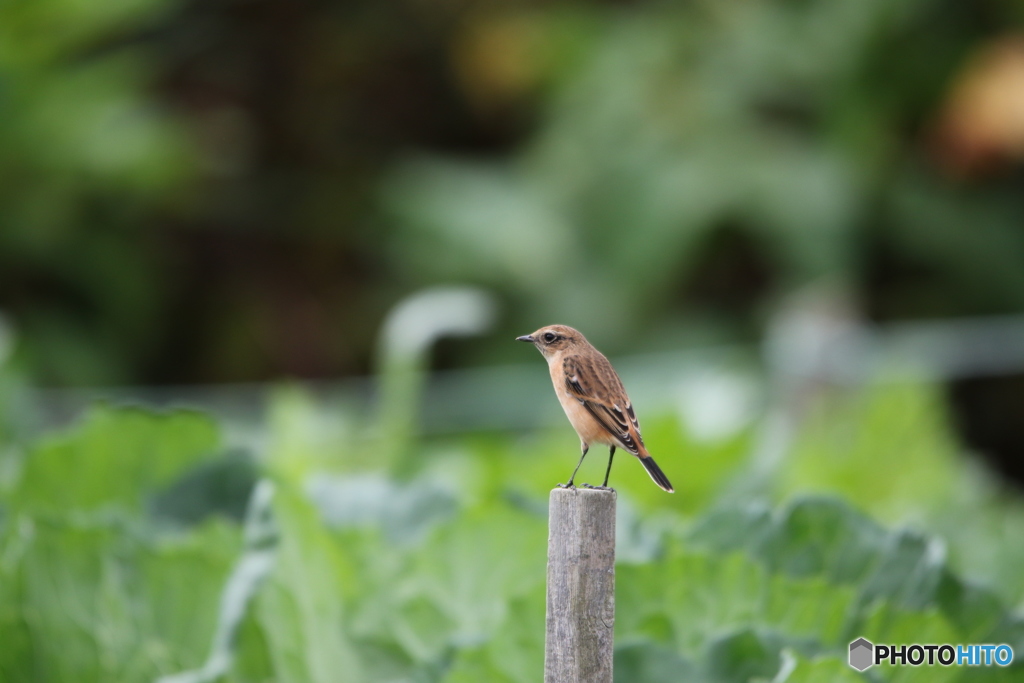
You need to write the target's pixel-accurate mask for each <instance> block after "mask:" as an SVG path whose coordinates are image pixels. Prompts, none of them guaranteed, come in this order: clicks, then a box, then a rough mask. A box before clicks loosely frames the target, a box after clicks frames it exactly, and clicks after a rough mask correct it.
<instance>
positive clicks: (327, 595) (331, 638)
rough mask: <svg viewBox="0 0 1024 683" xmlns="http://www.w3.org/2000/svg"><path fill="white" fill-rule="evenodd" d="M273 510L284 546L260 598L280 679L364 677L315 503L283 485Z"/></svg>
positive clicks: (313, 681) (306, 682)
mask: <svg viewBox="0 0 1024 683" xmlns="http://www.w3.org/2000/svg"><path fill="white" fill-rule="evenodd" d="M274 509H275V511H276V515H277V521H278V526H279V529H280V538H281V541H280V545H279V547H278V554H277V562H276V565H275V567H274V571H273V573H272V574H271V575H270V577H269V578H268V579H267V582H266V583H265V584H264V586H263V588H262V590H261V591H260V594H259V597H258V598H257V601H256V614H257V618H258V621H259V626H260V629H261V631H262V633H263V634H264V637H265V638H266V642H267V650H268V652H269V658H270V660H271V661H272V662H273V667H274V672H275V676H276V679H277V680H279V681H282V682H283V683H328V682H331V681H336V680H338V677H339V676H341V675H344V676H345V678H346V680H349V681H353V682H354V683H357V682H358V681H361V680H364V679H363V673H362V669H361V665H360V662H359V658H358V656H357V653H356V651H355V650H354V648H353V647H352V643H351V642H350V640H349V637H348V635H347V633H346V632H345V628H344V607H343V605H342V600H341V591H340V588H339V585H338V584H339V577H340V570H339V569H340V568H339V559H338V557H337V553H338V550H337V549H336V548H335V546H334V544H333V542H332V539H331V536H330V534H329V532H328V531H327V529H326V528H325V527H324V526H323V524H322V523H321V521H320V519H319V518H318V517H317V514H316V510H315V508H313V507H312V505H310V504H309V503H308V502H307V501H305V500H303V499H302V498H301V497H300V496H299V495H297V494H296V493H294V492H292V491H289V490H287V489H285V488H284V487H281V488H280V489H279V490H278V491H277V494H276V496H275V504H274Z"/></svg>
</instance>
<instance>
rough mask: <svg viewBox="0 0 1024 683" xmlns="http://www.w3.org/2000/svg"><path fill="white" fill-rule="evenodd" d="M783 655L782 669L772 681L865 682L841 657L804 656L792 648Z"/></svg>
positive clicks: (793, 682)
mask: <svg viewBox="0 0 1024 683" xmlns="http://www.w3.org/2000/svg"><path fill="white" fill-rule="evenodd" d="M782 656H783V665H782V671H780V672H779V675H778V676H776V677H775V678H773V679H772V683H821V682H822V681H828V683H864V678H863V677H862V676H861V675H860V674H858V673H857V672H856V671H854V670H853V669H852V668H851V667H850V665H849V664H848V663H847V662H846V660H845V659H841V658H839V657H817V658H804V657H802V656H801V655H800V654H799V653H797V652H794V651H792V650H784V651H783V653H782Z"/></svg>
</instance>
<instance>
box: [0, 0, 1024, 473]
mask: <svg viewBox="0 0 1024 683" xmlns="http://www.w3.org/2000/svg"><path fill="white" fill-rule="evenodd" d="M1022 24H1024V5H1021V4H1020V3H1019V2H1015V1H1012V0H983V1H979V2H972V3H963V2H953V1H950V0H858V1H856V2H853V1H842V0H775V1H767V0H765V1H758V2H726V3H722V2H710V1H708V2H700V1H691V2H681V3H670V2H650V1H634V2H584V1H574V2H571V1H549V2H539V1H538V2H527V3H509V2H500V1H498V0H480V1H476V2H471V1H460V0H454V1H451V2H443V3H436V2H425V1H423V0H402V1H397V2H388V3H379V2H368V1H364V0H349V1H347V2H315V1H301V0H206V1H203V2H198V1H191V2H189V1H182V0H130V1H127V2H99V3H66V2H63V1H62V0H34V2H32V3H14V4H7V5H5V6H4V7H3V8H0V27H2V28H0V46H2V47H0V112H2V116H0V312H2V313H3V315H4V319H5V320H6V321H7V326H8V328H9V329H10V330H11V331H12V332H13V335H12V338H13V339H14V340H15V341H14V347H13V352H12V353H13V355H12V356H11V360H10V363H11V367H13V368H14V369H15V370H16V371H17V372H19V373H21V374H22V375H23V376H24V377H26V378H28V380H29V381H30V382H31V383H33V384H36V385H41V386H49V387H69V386H92V385H117V384H143V385H181V384H200V383H222V382H245V381H262V380H273V379H280V378H283V377H297V378H324V377H339V376H347V375H361V374H366V373H367V372H369V371H370V370H371V368H372V366H373V363H374V344H375V340H376V339H377V334H378V329H379V327H380V324H381V321H382V320H383V319H384V316H385V314H386V313H387V311H388V310H389V308H390V307H391V306H393V305H394V304H395V303H396V302H397V301H399V300H401V299H402V298H403V297H405V296H407V295H408V294H410V293H412V292H415V291H417V290H418V289H420V288H422V287H425V286H429V285H434V284H451V283H458V284H466V283H468V284H476V285H480V286H482V287H484V288H486V289H488V290H490V291H493V292H495V293H496V294H497V295H498V297H499V300H500V302H501V310H502V317H501V320H500V322H499V324H498V329H497V331H496V332H495V334H494V335H493V337H489V338H486V339H483V340H480V339H475V340H472V341H454V342H446V343H444V344H442V345H441V346H440V348H439V350H438V353H437V357H436V364H437V366H438V367H442V368H445V367H463V366H474V365H484V364H491V363H496V362H502V361H507V360H510V359H512V358H516V359H521V356H519V355H518V352H520V351H521V349H520V348H518V347H516V346H515V345H511V344H508V343H506V342H507V341H508V339H509V338H510V335H512V334H521V333H523V332H524V331H529V330H532V329H535V328H536V327H538V326H540V325H541V324H548V323H551V322H554V321H559V322H565V323H569V324H573V325H575V326H577V327H580V328H582V329H585V330H587V333H588V334H589V335H590V336H591V338H592V339H594V340H595V341H597V342H598V343H599V346H601V347H602V349H604V350H605V351H607V352H608V353H609V354H620V353H623V352H627V351H628V352H641V351H660V350H668V349H681V348H688V347H694V346H701V345H707V344H714V343H725V342H743V343H751V342H756V341H757V340H759V339H760V338H761V336H762V334H763V332H764V328H765V325H766V321H767V320H768V319H769V318H770V316H771V312H772V310H774V307H775V306H776V305H777V304H778V302H779V301H780V300H783V299H785V298H786V296H787V295H788V294H789V293H790V292H793V291H798V290H801V289H803V288H806V287H809V286H810V287H815V286H818V285H819V284H821V283H825V285H824V286H827V287H830V288H833V289H836V290H838V291H841V292H844V293H846V295H848V297H849V299H850V300H851V301H853V302H855V306H854V315H855V317H856V318H858V319H859V320H863V321H866V322H874V323H880V324H884V323H892V322H898V321H919V320H950V321H955V320H958V319H961V318H965V317H975V316H996V315H1017V314H1021V313H1024V165H1022V160H1024V26H1022ZM980 352H983V351H979V353H980ZM949 389H950V397H951V405H952V406H953V407H954V408H955V411H956V415H957V418H956V420H957V425H958V427H959V429H960V433H961V434H962V436H963V437H964V438H965V439H966V441H967V442H968V443H969V444H971V445H973V446H975V447H977V448H978V449H979V450H982V451H986V452H989V453H996V454H1002V456H1003V460H1004V467H1005V468H1010V469H1012V468H1013V467H1016V474H1017V475H1018V476H1020V474H1021V472H1020V465H1019V461H1018V459H1017V458H1016V456H1017V455H1019V453H1020V450H1021V446H1022V444H1024V434H1022V431H1021V430H1022V427H1021V425H1024V374H1020V369H1017V370H1013V369H1012V368H1011V369H1008V370H1006V371H1005V372H1002V373H998V374H995V375H991V376H985V377H973V378H969V379H962V380H957V381H955V382H952V383H951V384H950V385H949ZM1014 462H1016V463H1017V464H1016V466H1014V465H1013V463H1014Z"/></svg>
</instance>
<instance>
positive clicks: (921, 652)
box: [849, 638, 1013, 671]
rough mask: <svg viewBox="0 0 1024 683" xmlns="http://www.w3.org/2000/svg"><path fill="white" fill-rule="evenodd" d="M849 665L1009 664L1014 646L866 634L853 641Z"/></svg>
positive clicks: (855, 666)
mask: <svg viewBox="0 0 1024 683" xmlns="http://www.w3.org/2000/svg"><path fill="white" fill-rule="evenodd" d="M849 661H850V666H852V667H853V668H854V669H856V670H857V671H864V669H867V668H868V667H872V666H874V665H875V664H882V663H884V662H888V663H889V664H890V665H893V666H896V665H900V666H921V665H922V664H927V665H929V666H932V665H935V664H938V665H939V666H1009V665H1010V664H1011V663H1012V662H1013V648H1012V647H1010V646H1009V645H1005V644H1003V645H988V644H985V645H949V644H946V645H920V644H918V643H914V644H912V645H875V644H874V643H872V642H871V641H870V640H868V639H867V638H858V639H857V640H855V641H853V642H852V643H850V660H849Z"/></svg>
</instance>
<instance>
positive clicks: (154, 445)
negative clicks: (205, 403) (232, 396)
mask: <svg viewBox="0 0 1024 683" xmlns="http://www.w3.org/2000/svg"><path fill="white" fill-rule="evenodd" d="M218 445H219V436H218V431H217V427H216V425H215V424H214V422H213V420H211V419H210V418H209V417H207V416H205V415H202V414H201V413H197V412H191V411H176V412H172V413H167V414H158V413H153V412H150V411H147V410H142V409H139V408H114V407H109V406H99V407H97V408H94V409H93V410H92V411H91V412H90V413H88V414H87V415H86V416H85V417H84V418H83V419H82V420H81V421H80V422H79V423H78V424H77V425H75V426H74V427H72V428H71V429H69V430H68V431H66V432H64V433H62V434H59V435H57V436H52V437H49V438H47V439H45V440H44V441H42V442H41V443H40V444H39V445H37V446H36V447H35V448H33V449H32V450H31V451H30V453H29V455H28V458H27V459H26V462H25V465H24V469H23V472H22V478H21V481H20V482H19V483H18V487H17V490H16V491H15V492H14V494H13V495H12V496H11V498H12V505H13V507H15V508H18V509H23V510H26V511H33V512H37V511H38V512H41V511H50V512H58V511H65V510H73V509H76V508H79V509H89V508H96V507H100V506H103V505H108V504H119V505H122V506H124V507H125V508H126V509H130V510H141V509H143V503H144V501H145V498H146V496H147V495H150V494H152V493H154V492H155V490H156V489H157V488H159V487H161V486H164V485H166V484H168V483H169V482H170V481H171V480H172V479H173V478H174V477H176V476H178V475H180V474H181V473H182V472H184V470H185V469H186V468H188V467H189V466H191V465H193V464H195V463H196V462H198V461H200V460H201V459H202V458H204V457H208V456H210V455H211V454H212V453H213V452H214V451H215V450H216V449H217V447H218Z"/></svg>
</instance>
